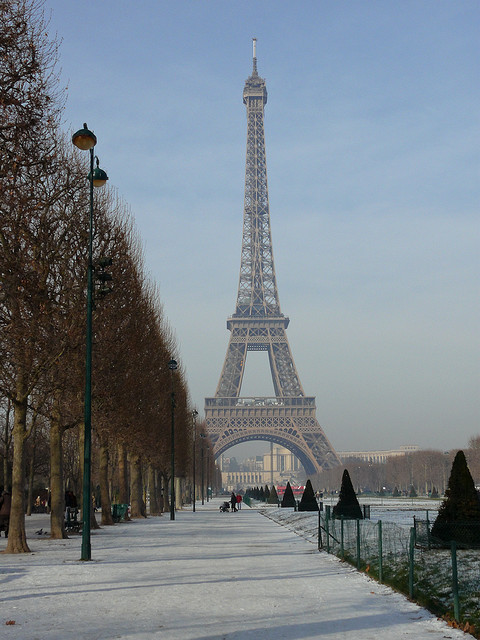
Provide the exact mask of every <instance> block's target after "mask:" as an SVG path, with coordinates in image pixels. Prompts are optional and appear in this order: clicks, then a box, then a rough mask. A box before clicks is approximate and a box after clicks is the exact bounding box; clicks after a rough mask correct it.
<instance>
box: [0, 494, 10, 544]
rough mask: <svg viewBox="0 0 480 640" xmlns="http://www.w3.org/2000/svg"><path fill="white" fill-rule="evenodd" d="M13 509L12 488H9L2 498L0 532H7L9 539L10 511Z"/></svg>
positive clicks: (0, 502) (6, 535)
mask: <svg viewBox="0 0 480 640" xmlns="http://www.w3.org/2000/svg"><path fill="white" fill-rule="evenodd" d="M11 507H12V488H11V487H8V489H7V490H6V491H3V492H2V495H1V496H0V531H5V538H8V525H9V523H10V509H11Z"/></svg>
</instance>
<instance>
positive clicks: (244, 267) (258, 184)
mask: <svg viewBox="0 0 480 640" xmlns="http://www.w3.org/2000/svg"><path fill="white" fill-rule="evenodd" d="M243 102H244V104H245V106H246V108H247V156H246V168H245V201H244V217H243V238H242V253H241V264H240V280H239V285H238V296H237V305H236V309H235V313H234V314H233V315H232V316H231V317H230V318H228V319H227V329H228V330H229V331H230V332H231V335H230V341H229V344H228V348H227V355H226V357H225V362H224V365H223V369H222V373H221V375H220V381H219V383H218V386H217V390H216V392H215V397H214V398H205V421H206V428H207V432H208V434H209V436H210V439H211V441H212V444H213V447H214V455H215V457H216V458H217V457H218V456H220V455H221V454H222V453H223V452H224V451H226V450H227V449H229V448H230V447H233V446H234V445H236V444H239V443H241V442H247V441H251V440H266V441H269V442H274V443H277V444H279V445H281V446H283V447H285V448H287V449H288V450H289V451H291V452H292V453H293V454H294V455H295V456H296V457H297V458H298V459H299V460H300V462H301V463H302V465H303V467H304V469H305V472H306V473H307V475H311V474H313V473H317V472H319V471H321V470H322V469H325V468H330V467H333V466H336V465H338V464H340V460H339V458H338V456H337V454H336V453H335V451H334V449H333V447H332V445H331V444H330V442H329V441H328V439H327V438H326V436H325V434H324V432H323V430H322V428H321V426H320V425H319V423H318V421H317V419H316V415H315V413H316V407H315V398H313V397H308V396H306V395H305V393H304V391H303V387H302V385H301V383H300V378H299V376H298V373H297V370H296V367H295V363H294V362H293V357H292V353H291V351H290V346H289V344H288V340H287V335H286V332H285V330H286V328H287V327H288V323H289V319H288V318H287V317H286V316H284V315H283V314H282V313H281V311H280V303H279V298H278V292H277V281H276V277H275V268H274V263H273V251H272V237H271V232H270V211H269V205H268V186H267V162H266V155H265V134H264V126H263V115H264V113H263V112H264V106H265V104H266V102H267V89H266V84H265V80H264V79H263V78H261V77H260V76H259V75H258V71H257V56H256V38H254V39H253V71H252V74H251V75H250V77H249V78H247V80H246V82H245V88H244V90H243ZM248 351H267V352H268V357H269V362H270V370H271V373H272V379H273V389H274V392H275V396H274V397H269V398H266V397H255V398H247V397H240V390H241V386H242V379H243V374H244V369H245V361H246V357H247V352H248Z"/></svg>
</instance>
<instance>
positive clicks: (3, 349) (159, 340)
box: [0, 0, 193, 553]
mask: <svg viewBox="0 0 480 640" xmlns="http://www.w3.org/2000/svg"><path fill="white" fill-rule="evenodd" d="M0 16H1V23H0V110H1V117H0V243H1V252H0V363H1V364H0V412H1V415H2V417H3V418H4V420H3V423H2V429H1V434H2V446H1V452H2V457H3V464H2V471H0V473H1V475H0V479H2V480H3V482H4V484H6V485H7V484H10V479H11V485H12V511H11V515H10V534H9V539H8V546H7V552H9V553H18V552H26V551H28V550H29V549H28V545H27V541H26V536H25V512H26V504H25V502H26V497H27V496H28V493H27V492H26V487H28V486H29V487H30V490H31V491H32V490H33V489H32V487H33V482H34V477H35V473H39V472H40V473H41V474H43V475H44V476H45V477H48V479H49V489H50V491H51V514H52V515H51V531H52V536H53V537H63V536H64V535H65V531H64V491H65V476H64V470H63V466H64V464H65V462H66V461H67V460H69V459H72V460H74V461H76V464H77V475H78V474H81V470H82V464H81V461H82V456H81V454H80V455H79V454H78V451H79V449H80V450H81V447H82V443H81V434H82V428H81V427H82V420H83V401H84V398H83V394H84V376H85V363H84V360H85V300H86V285H87V281H86V280H87V279H86V273H87V248H88V220H89V190H88V181H87V179H86V176H87V173H88V167H87V166H86V163H85V160H84V158H83V157H81V156H82V154H81V153H80V152H78V151H77V150H76V149H74V148H73V146H72V144H71V142H70V140H68V139H67V137H66V135H65V134H64V132H62V129H61V113H62V110H63V102H64V97H63V94H62V92H61V91H59V84H58V77H57V75H56V70H55V68H56V64H57V59H58V47H57V42H56V41H55V39H51V38H50V36H49V35H48V25H47V24H46V22H45V18H44V12H43V0H9V2H1V3H0ZM93 215H94V238H93V242H94V261H95V264H96V272H97V274H98V273H99V271H101V268H100V266H99V265H100V263H101V260H102V258H105V257H108V258H111V259H112V261H113V263H112V267H111V271H112V276H113V282H114V287H113V293H111V294H110V295H108V296H106V297H101V296H100V295H98V292H97V295H96V296H95V297H96V302H95V310H94V318H93V326H94V333H93V392H92V398H93V400H92V425H93V430H94V435H93V438H94V445H95V446H94V456H95V459H96V462H95V464H96V466H95V469H96V479H95V481H96V482H98V485H99V487H100V493H101V501H102V507H103V510H102V520H103V521H104V522H105V523H108V522H109V521H110V520H109V518H110V500H111V495H112V488H113V487H114V486H115V487H116V491H117V496H118V499H119V501H120V502H131V505H132V513H133V515H142V514H143V513H144V506H143V505H144V489H145V486H146V485H147V484H148V485H149V487H150V505H151V509H152V511H157V512H158V511H159V510H160V504H159V502H158V495H159V492H160V490H161V488H162V487H163V488H164V496H165V497H166V496H167V495H168V492H167V491H165V487H166V486H167V485H168V482H169V481H170V478H169V473H170V472H169V468H170V464H169V460H170V457H169V456H170V431H169V430H170V415H171V413H170V412H171V392H172V390H173V391H174V393H175V401H176V408H175V445H176V446H175V453H176V460H175V465H176V471H177V474H178V476H187V475H188V474H189V473H190V471H189V470H190V468H191V463H192V460H191V456H192V431H193V430H192V415H191V408H190V407H189V399H188V392H187V388H186V383H185V376H184V373H183V371H182V369H181V368H179V369H178V370H177V371H175V372H173V373H172V372H171V371H170V370H169V369H168V361H169V360H170V359H171V358H172V357H174V358H177V359H178V356H176V351H177V350H176V345H175V342H174V339H173V335H172V331H171V330H170V329H169V327H168V324H167V322H166V321H165V319H164V317H163V315H162V306H161V303H160V299H159V295H158V290H157V289H156V287H155V286H154V285H153V284H152V283H151V282H149V281H148V279H146V277H145V275H144V269H143V262H142V252H141V248H140V242H139V239H138V237H137V235H136V233H135V230H134V227H133V224H132V218H131V215H130V212H129V209H128V207H127V206H126V204H125V203H124V202H122V200H121V199H120V198H119V197H118V196H117V194H116V193H115V191H114V190H113V189H104V190H102V191H101V192H96V194H95V202H94V212H93ZM79 441H80V442H79ZM67 443H68V446H67V450H66V451H64V445H65V444H67ZM46 451H48V457H49V460H48V464H46V461H45V452H46ZM36 460H37V461H36ZM112 460H114V465H113V464H112ZM40 461H41V465H42V468H41V469H39V467H38V464H40ZM127 462H128V464H127ZM113 469H114V470H115V479H114V476H113V471H112V470H113ZM27 470H28V474H27ZM127 470H128V472H127ZM177 474H176V475H177ZM70 480H71V482H73V483H76V482H79V478H78V477H71V478H70ZM80 483H81V479H80ZM80 486H81V484H80ZM31 499H32V496H31V495H30V496H29V504H31V501H32V500H31Z"/></svg>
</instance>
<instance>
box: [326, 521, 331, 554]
mask: <svg viewBox="0 0 480 640" xmlns="http://www.w3.org/2000/svg"><path fill="white" fill-rule="evenodd" d="M325 535H326V536H327V553H330V519H329V517H328V515H327V517H326V518H325Z"/></svg>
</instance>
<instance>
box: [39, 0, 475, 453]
mask: <svg viewBox="0 0 480 640" xmlns="http://www.w3.org/2000/svg"><path fill="white" fill-rule="evenodd" d="M46 8H47V9H51V10H52V16H51V28H52V30H53V31H56V32H57V33H58V36H59V37H60V38H63V42H62V45H61V48H60V66H61V68H62V83H64V84H65V85H68V102H67V108H66V113H65V127H66V128H67V129H69V130H75V129H77V128H79V127H81V125H82V124H83V122H87V123H88V125H89V127H90V128H91V129H93V130H94V131H95V133H96V135H97V137H98V145H97V148H96V151H97V154H98V156H99V158H100V162H101V166H102V167H103V168H105V169H106V170H107V171H108V174H109V176H110V184H111V185H113V186H115V187H116V188H117V189H118V191H119V193H120V195H121V196H122V197H123V198H124V199H125V201H126V202H128V203H129V204H130V206H131V208H132V212H133V214H134V217H135V221H136V226H137V228H138V232H139V234H140V236H141V238H142V239H143V243H144V247H145V258H146V267H147V270H148V272H149V275H150V277H151V279H152V280H154V281H155V282H157V283H158V284H159V287H160V292H161V295H162V299H163V302H164V308H165V314H166V316H167V317H168V319H169V321H170V323H171V325H172V326H173V327H174V329H175V331H176V335H177V338H178V343H179V354H178V358H179V360H180V361H181V362H182V364H183V366H184V367H185V370H186V373H187V377H188V382H189V386H190V391H191V395H192V399H193V402H194V403H195V404H196V405H197V407H198V409H199V411H200V413H202V411H203V399H204V397H205V396H211V395H213V394H214V392H215V389H216V386H217V382H218V378H219V375H220V371H221V367H222V364H223V359H224V357H225V352H226V347H227V343H228V337H229V335H228V332H227V330H226V322H225V321H226V318H227V316H228V315H230V314H231V313H232V312H233V311H234V308H235V301H236V293H237V285H238V274H239V268H240V244H241V234H242V215H243V189H244V171H245V140H246V119H245V107H244V105H243V104H242V90H243V85H244V81H245V79H246V78H247V76H248V75H249V74H250V72H251V64H252V63H251V56H252V46H251V38H252V36H256V37H257V38H258V44H257V57H258V69H259V73H260V75H261V76H262V77H264V78H266V81H267V89H268V103H267V105H266V109H265V129H266V143H267V163H268V181H269V195H270V212H271V224H272V234H273V245H274V256H275V266H276V272H277V280H278V286H279V295H280V303H281V307H282V311H283V313H284V314H285V315H287V316H289V317H290V321H291V322H290V326H289V328H288V331H287V335H288V338H289V341H290V346H291V348H292V351H293V355H294V359H295V362H296V365H297V369H298V371H299V375H300V378H301V381H302V384H303V387H304V389H305V391H306V393H307V394H308V395H314V396H316V398H317V417H318V419H319V421H320V423H321V424H322V426H323V428H324V430H325V432H326V434H327V436H328V437H329V439H330V440H331V442H332V444H333V445H334V446H335V447H336V448H337V449H338V450H345V449H373V448H383V449H388V448H394V447H398V446H399V445H402V444H419V445H420V446H422V447H435V448H440V449H450V448H456V447H465V446H466V445H467V442H468V439H469V438H470V437H471V436H473V435H476V434H477V435H478V434H479V433H480V394H479V380H480V347H479V325H480V304H479V293H480V291H479V289H480V286H479V284H480V279H479V272H480V269H479V267H480V259H479V257H478V249H479V241H480V224H479V205H480V189H479V166H480V162H479V160H480V153H479V148H480V145H479V142H480V117H479V114H480V83H479V80H480V74H479V53H480V45H479V37H478V36H479V27H480V3H479V2H478V1H477V0H475V1H473V0H462V1H461V2H454V1H451V2H445V1H442V0H435V1H428V2H427V1H424V2H422V1H421V0H415V1H412V2H409V1H399V0H397V2H393V1H392V2H388V1H375V0H370V1H368V2H367V1H364V2H357V1H349V2H348V1H344V2H342V1H337V2H333V1H331V2H325V1H322V0H317V1H315V2H314V1H311V2H309V1H301V0H300V1H296V2H285V1H278V0H275V1H274V0H270V1H267V0H265V1H260V0H257V1H256V2H253V1H249V0H244V1H243V2H228V1H227V0H225V1H222V2H220V1H216V0H212V1H202V0H195V1H194V0H192V1H189V2H187V1H182V0H176V1H175V2H172V1H170V2H163V1H161V0H160V1H158V0H157V1H153V0H140V1H138V0H137V1H136V2H135V3H132V2H126V1H122V0H102V2H98V0H96V1H95V2H94V1H93V0H92V1H90V0H88V1H87V0H85V1H82V0H78V1H76V2H72V1H71V0H47V1H46ZM116 286H120V283H116ZM270 378H271V377H270V373H269V370H268V365H267V356H266V354H255V353H250V354H249V356H248V359H247V363H246V376H245V382H244V387H243V390H242V392H243V395H248V394H254V395H264V394H269V393H270V392H271V381H270Z"/></svg>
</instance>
